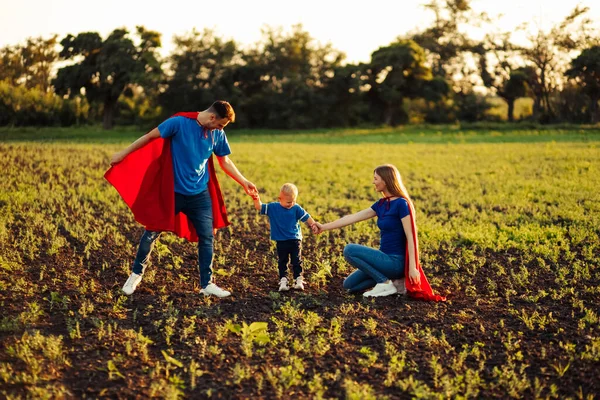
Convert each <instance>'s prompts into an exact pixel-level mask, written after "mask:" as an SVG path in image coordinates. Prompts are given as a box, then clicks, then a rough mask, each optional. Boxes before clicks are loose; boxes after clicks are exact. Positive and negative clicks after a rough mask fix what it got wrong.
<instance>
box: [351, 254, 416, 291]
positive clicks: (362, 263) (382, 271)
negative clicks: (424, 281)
mask: <svg viewBox="0 0 600 400" xmlns="http://www.w3.org/2000/svg"><path fill="white" fill-rule="evenodd" d="M344 258H345V259H346V261H348V263H350V265H352V266H353V267H356V268H358V270H356V271H354V272H353V273H351V274H350V275H349V276H348V277H347V278H346V279H344V289H348V290H349V291H351V292H357V291H361V290H365V289H369V288H372V287H373V286H375V285H376V284H377V283H383V282H385V281H387V280H388V279H400V278H402V277H403V276H404V259H405V256H404V255H389V254H385V253H383V252H381V251H379V250H376V249H373V248H371V247H367V246H361V245H359V244H348V245H346V247H344Z"/></svg>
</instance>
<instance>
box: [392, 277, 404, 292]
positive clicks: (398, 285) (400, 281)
mask: <svg viewBox="0 0 600 400" xmlns="http://www.w3.org/2000/svg"><path fill="white" fill-rule="evenodd" d="M392 283H393V284H394V286H396V290H397V291H398V294H406V283H405V280H404V278H401V279H394V280H393V281H392Z"/></svg>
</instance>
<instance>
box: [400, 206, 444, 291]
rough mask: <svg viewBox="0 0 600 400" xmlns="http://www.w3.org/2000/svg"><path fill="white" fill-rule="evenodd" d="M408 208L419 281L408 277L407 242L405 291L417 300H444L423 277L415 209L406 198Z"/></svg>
mask: <svg viewBox="0 0 600 400" xmlns="http://www.w3.org/2000/svg"><path fill="white" fill-rule="evenodd" d="M407 203H408V210H409V213H410V225H411V228H412V237H413V243H414V245H415V263H416V264H417V269H418V270H419V274H420V275H421V281H420V283H419V284H418V285H415V284H412V283H411V282H410V279H409V277H408V260H409V258H408V243H407V246H406V257H405V260H406V261H405V264H404V274H405V280H404V281H405V284H406V291H407V293H408V295H409V296H410V297H413V298H415V299H418V300H425V301H446V297H444V296H440V295H439V294H433V290H431V286H429V282H428V281H427V278H426V277H425V273H424V272H423V268H421V263H420V261H419V240H418V239H417V224H416V222H415V210H414V208H413V205H412V202H411V201H410V200H408V199H407Z"/></svg>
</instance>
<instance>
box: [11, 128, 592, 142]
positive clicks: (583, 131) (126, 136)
mask: <svg viewBox="0 0 600 400" xmlns="http://www.w3.org/2000/svg"><path fill="white" fill-rule="evenodd" d="M144 133H145V131H144V129H140V128H135V127H126V128H122V127H121V128H115V129H114V130H111V131H105V130H103V129H101V128H100V127H94V126H88V127H80V128H42V129H39V128H31V127H28V128H8V127H0V141H4V142H9V141H35V142H40V141H43V142H47V141H52V142H77V143H122V144H125V143H128V142H132V141H133V140H135V139H136V138H138V137H139V136H141V135H143V134H144ZM227 135H228V139H229V141H230V142H232V143H288V142H292V143H315V144H319V143H320V144H358V143H390V144H408V143H432V144H433V143H442V144H444V143H511V142H514V143H538V142H549V141H556V142H590V141H592V142H597V141H600V127H597V126H577V125H557V126H540V125H537V124H470V125H469V124H465V125H463V126H459V125H446V126H431V125H423V126H412V125H411V126H406V127H398V128H352V129H316V130H300V131H280V130H245V129H237V128H236V127H235V125H232V126H230V127H228V129H227Z"/></svg>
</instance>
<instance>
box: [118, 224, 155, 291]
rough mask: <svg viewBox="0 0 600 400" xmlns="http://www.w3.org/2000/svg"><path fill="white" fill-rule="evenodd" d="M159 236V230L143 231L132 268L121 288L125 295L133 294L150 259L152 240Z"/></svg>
mask: <svg viewBox="0 0 600 400" xmlns="http://www.w3.org/2000/svg"><path fill="white" fill-rule="evenodd" d="M159 236H160V232H154V231H148V230H146V231H144V234H143V235H142V238H141V239H140V245H139V246H138V251H137V254H136V256H135V260H134V261H133V270H132V272H131V275H129V278H127V281H126V282H125V285H123V288H122V289H121V290H123V293H125V294H127V295H130V294H133V292H135V289H136V288H137V285H139V283H140V282H141V281H142V275H143V274H144V271H145V270H146V267H147V266H148V261H150V253H151V252H152V248H153V247H154V242H155V241H156V239H158V237H159Z"/></svg>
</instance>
